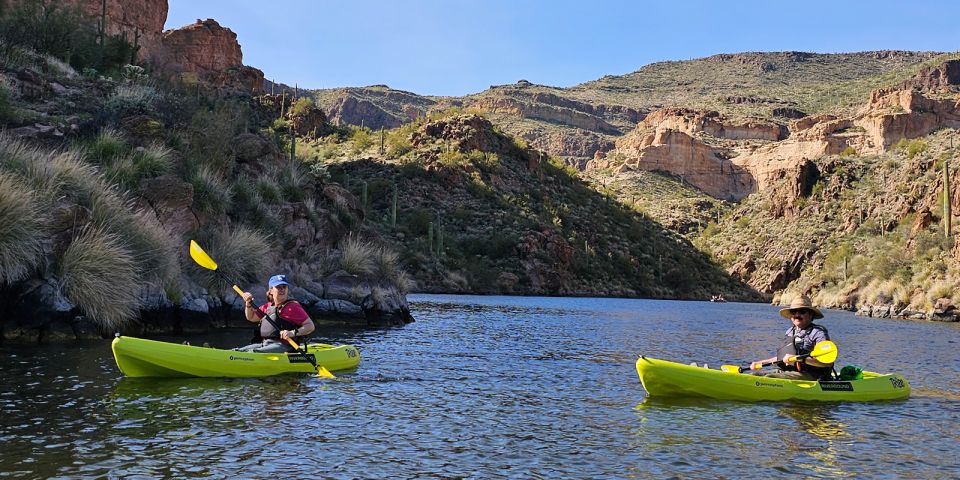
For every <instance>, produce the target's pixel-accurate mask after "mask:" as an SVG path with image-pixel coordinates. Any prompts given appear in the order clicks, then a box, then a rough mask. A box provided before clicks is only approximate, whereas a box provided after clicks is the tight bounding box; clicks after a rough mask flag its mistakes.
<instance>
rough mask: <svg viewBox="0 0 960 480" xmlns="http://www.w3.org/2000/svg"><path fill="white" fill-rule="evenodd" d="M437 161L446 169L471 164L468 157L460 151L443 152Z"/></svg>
mask: <svg viewBox="0 0 960 480" xmlns="http://www.w3.org/2000/svg"><path fill="white" fill-rule="evenodd" d="M437 160H438V161H439V162H440V164H441V165H443V166H445V167H460V166H463V165H466V164H467V163H468V162H469V159H468V158H467V155H466V154H464V153H463V152H461V151H459V150H452V151H444V152H441V153H440V156H439V158H438V159H437Z"/></svg>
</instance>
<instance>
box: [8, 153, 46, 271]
mask: <svg viewBox="0 0 960 480" xmlns="http://www.w3.org/2000/svg"><path fill="white" fill-rule="evenodd" d="M39 207H40V204H39V202H37V200H36V198H35V194H34V192H33V191H32V190H30V189H24V188H23V187H22V186H21V181H20V179H19V178H17V177H15V176H13V175H12V174H8V173H3V172H2V171H0V284H5V283H11V282H15V281H17V280H21V279H23V278H24V277H26V276H27V274H29V273H30V271H31V270H33V269H34V268H36V267H37V266H38V265H39V264H40V262H41V261H42V260H43V254H44V248H43V244H44V240H45V238H46V237H47V233H46V231H45V216H44V212H43V211H42V210H41V209H40V208H39Z"/></svg>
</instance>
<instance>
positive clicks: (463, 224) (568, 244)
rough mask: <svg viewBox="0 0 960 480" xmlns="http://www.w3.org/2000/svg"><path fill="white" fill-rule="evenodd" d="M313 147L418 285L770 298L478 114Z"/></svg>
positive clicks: (437, 288)
mask: <svg viewBox="0 0 960 480" xmlns="http://www.w3.org/2000/svg"><path fill="white" fill-rule="evenodd" d="M371 136H372V137H373V138H372V141H371V140H370V137H371ZM309 149H315V150H316V151H317V152H318V154H322V155H323V156H324V158H325V159H326V164H327V165H328V166H329V169H330V173H331V176H332V177H333V178H334V179H336V180H337V181H338V182H339V183H341V184H343V185H345V186H347V187H348V188H349V189H350V190H351V191H353V192H354V194H356V195H359V196H360V198H361V199H365V200H366V203H365V204H364V205H365V210H366V216H365V228H366V229H369V230H372V231H375V232H377V234H378V235H379V236H381V237H382V238H384V239H385V241H388V242H390V243H391V244H392V245H394V246H395V248H396V249H397V250H398V251H399V252H400V254H401V257H400V258H401V260H402V263H403V264H404V265H406V266H407V267H408V268H409V269H410V270H411V272H413V275H414V277H415V279H416V280H417V283H418V288H419V289H420V290H424V291H438V292H440V291H442V292H472V293H500V294H525V295H592V296H631V297H633V296H642V297H656V298H684V299H699V298H705V297H708V296H709V295H714V294H718V293H723V294H724V295H726V296H727V297H729V298H736V299H741V300H757V299H760V296H758V295H757V294H756V293H755V292H753V291H752V290H751V289H749V288H747V287H746V286H745V285H743V284H740V283H738V282H735V281H730V278H729V277H728V276H727V275H726V274H725V273H724V272H722V271H721V270H719V269H718V268H717V267H716V266H715V265H713V264H712V263H711V262H710V260H709V259H708V258H707V257H706V256H704V255H701V254H700V253H699V252H697V251H696V249H694V248H693V246H692V245H691V244H690V243H689V242H688V241H687V240H685V239H683V238H682V237H680V236H678V235H676V234H674V233H672V232H671V231H669V230H667V229H664V228H663V227H662V226H660V225H659V224H657V223H656V222H653V221H651V220H650V218H648V217H647V216H645V215H643V214H640V213H638V212H636V211H633V210H631V209H629V208H625V207H624V206H623V205H621V204H618V203H617V202H616V201H613V200H612V199H611V198H610V197H609V196H607V195H604V194H603V193H600V192H598V191H596V190H594V189H591V188H590V187H589V185H588V184H586V183H584V182H583V181H582V180H581V179H580V178H579V177H578V175H577V172H576V171H575V170H572V169H570V168H568V167H565V166H564V165H563V164H562V162H560V161H559V160H557V159H555V158H550V157H546V156H541V154H539V153H538V152H536V151H534V150H532V149H529V148H528V147H527V146H526V145H525V143H523V142H522V140H516V139H514V138H511V137H509V136H506V135H504V134H502V133H499V132H497V131H496V130H495V129H494V127H493V125H492V124H491V123H490V122H489V121H488V120H486V119H485V118H483V117H480V116H477V115H473V114H452V115H435V116H432V117H430V118H428V119H422V120H421V121H418V122H416V123H414V124H410V125H408V126H406V127H404V128H403V129H399V130H394V131H390V132H386V134H385V138H384V149H383V150H382V151H381V150H380V147H379V142H378V141H377V133H376V132H373V134H372V135H371V132H369V131H368V130H365V129H356V130H354V134H353V135H351V137H350V138H347V139H344V140H342V141H336V143H334V142H332V141H331V139H320V140H318V141H317V142H316V143H313V144H309V145H307V146H304V147H301V150H304V151H307V150H309ZM361 201H363V200H361Z"/></svg>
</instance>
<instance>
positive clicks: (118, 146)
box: [87, 128, 127, 164]
mask: <svg viewBox="0 0 960 480" xmlns="http://www.w3.org/2000/svg"><path fill="white" fill-rule="evenodd" d="M87 151H88V158H90V160H92V161H93V162H94V163H99V164H109V163H110V162H111V161H112V160H113V159H114V158H116V157H118V156H120V155H123V154H124V153H126V151H127V142H126V140H124V138H123V135H121V134H120V132H118V131H116V130H114V129H112V128H105V129H103V130H101V131H100V133H99V134H97V136H96V137H94V138H93V140H91V141H90V142H89V143H88V144H87Z"/></svg>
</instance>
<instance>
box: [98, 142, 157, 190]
mask: <svg viewBox="0 0 960 480" xmlns="http://www.w3.org/2000/svg"><path fill="white" fill-rule="evenodd" d="M172 152H173V151H172V150H170V149H169V148H167V147H164V146H163V145H160V144H153V145H151V146H150V147H149V148H145V149H137V150H134V151H133V152H132V153H131V154H130V155H127V156H125V157H122V158H119V159H116V160H115V161H113V162H112V163H110V164H109V165H108V166H107V168H105V169H104V174H105V175H107V176H108V177H110V178H111V179H112V180H113V181H114V183H116V184H118V185H120V186H122V187H124V188H125V189H128V190H133V189H136V188H137V186H139V185H140V182H141V181H143V180H144V179H147V178H154V177H158V176H160V175H164V174H167V173H170V172H172V171H173V161H172V160H171V158H170V156H171V154H172Z"/></svg>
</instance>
